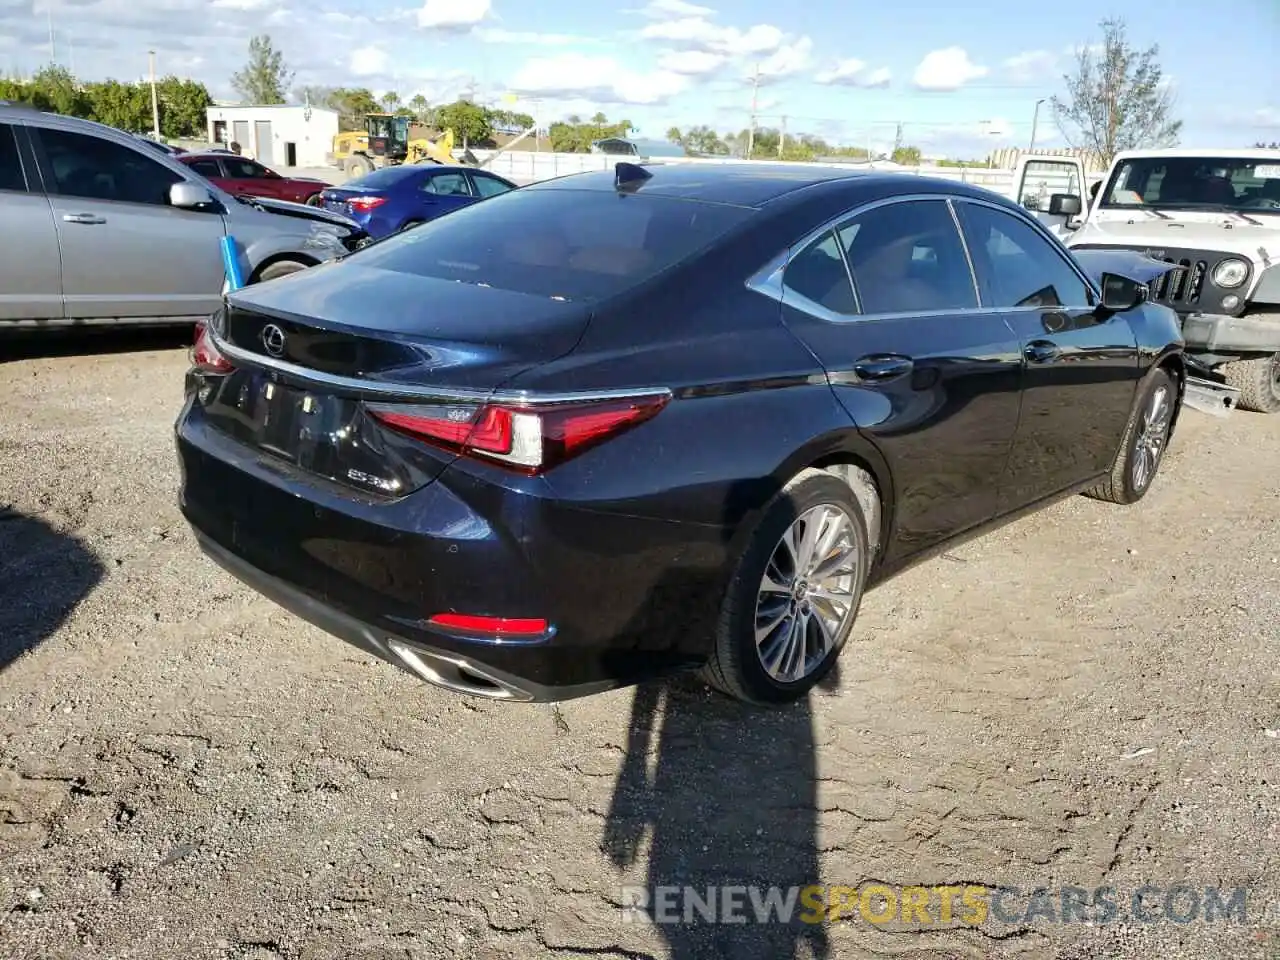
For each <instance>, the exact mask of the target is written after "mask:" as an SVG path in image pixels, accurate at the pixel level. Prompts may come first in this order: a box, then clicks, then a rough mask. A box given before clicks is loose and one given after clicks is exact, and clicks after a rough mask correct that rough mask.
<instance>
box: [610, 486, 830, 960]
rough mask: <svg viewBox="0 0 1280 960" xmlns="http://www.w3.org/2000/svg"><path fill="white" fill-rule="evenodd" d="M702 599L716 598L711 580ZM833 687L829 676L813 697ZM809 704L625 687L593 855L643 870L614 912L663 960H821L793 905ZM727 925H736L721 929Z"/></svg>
mask: <svg viewBox="0 0 1280 960" xmlns="http://www.w3.org/2000/svg"><path fill="white" fill-rule="evenodd" d="M735 492H739V491H735ZM731 512H732V513H735V514H736V511H732V510H731V508H730V507H727V508H726V513H727V515H728V514H729V513H731ZM737 550H738V548H733V549H732V550H731V552H732V553H734V554H736V553H737ZM694 579H696V577H695V578H694ZM685 586H686V588H687V587H689V584H686V585H685ZM705 587H706V589H707V591H715V594H711V595H716V594H718V593H719V591H720V590H721V589H722V585H721V583H720V582H719V579H718V577H713V576H709V577H708V578H707V582H706V583H705ZM657 592H660V593H661V592H663V591H661V590H659V591H657ZM672 592H673V591H671V590H670V589H668V590H667V591H666V594H667V595H668V596H670V595H671V593H672ZM686 595H688V594H686ZM686 622H705V617H704V618H698V617H691V618H689V620H687V621H686ZM708 639H709V638H708ZM837 663H838V662H837ZM838 685H839V673H838V666H837V669H836V670H833V671H832V672H831V673H829V674H828V675H827V676H826V677H825V678H824V680H823V681H822V683H821V684H820V686H819V687H818V688H817V690H826V691H832V690H834V689H836V687H837V686H838ZM815 693H816V691H815ZM814 695H815V694H814V693H811V694H810V696H809V697H807V698H803V699H801V700H799V701H796V702H794V703H791V704H788V705H786V706H781V707H772V708H770V707H758V706H752V705H748V704H745V703H742V702H739V701H737V700H734V699H732V698H730V697H728V696H725V695H723V694H720V693H717V692H713V691H712V690H711V689H710V688H709V687H707V686H706V685H705V684H704V683H703V682H702V681H701V680H700V679H699V678H698V677H697V676H696V675H690V674H684V675H678V676H676V677H674V678H671V679H667V680H659V681H653V682H649V683H645V684H642V685H640V686H639V687H637V688H636V692H635V696H634V698H633V700H632V705H631V716H630V724H629V729H628V736H627V745H626V755H625V757H624V760H623V766H622V770H621V772H620V773H619V775H618V779H617V782H616V784H615V786H614V793H613V797H612V801H611V804H610V808H609V810H608V813H607V814H606V818H605V826H604V836H603V838H602V843H601V846H602V849H603V850H604V852H605V854H606V855H607V856H608V857H609V859H610V860H611V861H612V862H613V864H614V865H615V866H617V867H622V868H626V867H630V866H633V865H634V864H636V863H637V862H639V861H641V860H642V859H643V860H645V862H646V863H647V872H646V877H645V890H644V892H643V893H639V892H638V891H626V892H624V895H623V901H624V910H625V909H626V905H627V904H628V903H631V904H633V905H640V906H642V907H643V908H644V909H643V911H642V913H641V917H640V918H641V922H648V923H651V924H652V925H653V927H654V929H655V930H656V931H657V932H658V933H659V935H660V936H661V937H662V938H663V940H664V941H665V942H666V943H667V945H668V947H669V951H670V952H669V954H668V955H669V956H670V958H671V960H693V958H703V957H706V958H713V957H714V958H720V957H732V958H733V960H786V958H791V957H801V956H803V957H813V958H825V957H829V956H831V955H832V947H831V944H830V940H829V937H828V931H827V927H826V926H825V925H824V924H823V923H822V922H821V920H822V917H821V914H820V913H819V912H818V911H816V910H814V909H813V908H814V906H815V905H817V904H816V901H815V902H814V903H810V904H808V906H806V904H805V902H804V901H802V900H801V899H800V898H799V896H798V894H799V892H800V891H801V890H803V888H804V887H806V886H809V885H813V884H819V883H821V882H822V878H821V869H820V868H821V863H820V846H819V838H818V807H817V779H818V772H817V742H816V739H815V732H814V719H813V706H812V698H813V696H814ZM646 838H647V840H648V843H647V857H646V856H645V850H644V848H645V846H646V843H645V841H646ZM733 887H745V888H747V889H746V891H745V892H738V893H736V894H733V893H732V891H731V890H730V891H729V893H726V889H727V888H733ZM709 888H710V889H709ZM685 891H689V892H690V894H691V895H687V894H686V893H685ZM753 891H754V895H755V898H756V901H758V902H753V898H752V894H753ZM771 893H772V894H773V895H774V896H777V897H779V898H781V901H782V904H783V905H784V907H783V909H782V910H781V911H780V912H781V913H783V914H786V913H787V910H786V909H785V904H786V901H787V899H788V897H791V898H792V900H791V910H790V916H789V917H787V916H782V917H780V916H779V911H777V910H775V911H774V912H773V913H772V914H771V915H770V914H769V911H770V905H769V900H768V898H769V896H770V894H771ZM727 896H732V897H733V900H732V901H731V905H728V906H727V905H726V903H725V902H724V898H725V897H727ZM713 897H714V898H715V899H712V898H713ZM708 908H710V909H708ZM708 913H710V917H708V915H707V914H708ZM735 913H736V914H737V915H738V916H740V917H742V918H744V920H745V922H743V921H742V920H739V921H738V922H724V920H725V919H726V914H728V915H732V914H735ZM632 919H634V917H633V918H632ZM815 921H817V922H815Z"/></svg>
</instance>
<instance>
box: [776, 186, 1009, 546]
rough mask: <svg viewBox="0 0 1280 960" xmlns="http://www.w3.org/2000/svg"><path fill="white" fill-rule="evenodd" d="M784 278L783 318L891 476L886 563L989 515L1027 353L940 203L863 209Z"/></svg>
mask: <svg viewBox="0 0 1280 960" xmlns="http://www.w3.org/2000/svg"><path fill="white" fill-rule="evenodd" d="M851 281H852V282H851ZM782 284H783V294H782V302H783V314H784V316H785V318H786V322H787V323H788V325H789V326H790V327H791V328H792V329H793V330H794V331H795V332H796V334H797V335H798V336H799V337H800V339H801V340H802V341H803V342H804V343H806V344H807V345H808V346H809V348H810V349H811V350H812V351H813V352H814V354H815V355H816V356H817V357H818V359H819V360H820V361H821V363H822V364H823V366H824V367H825V368H826V370H827V372H828V375H829V377H830V379H831V381H832V384H833V387H834V389H835V391H836V394H837V395H838V396H839V398H840V400H841V402H842V403H843V404H844V406H845V408H846V409H847V410H848V411H849V413H850V415H851V416H852V417H853V419H854V421H855V422H856V423H857V425H858V427H859V428H860V429H861V430H862V432H863V433H864V434H866V435H867V436H868V437H870V438H871V439H872V440H873V442H874V443H875V444H876V446H877V447H878V448H879V449H880V451H881V452H882V454H883V455H884V457H885V459H886V461H887V462H888V464H889V467H890V469H891V470H892V472H893V480H894V486H895V490H894V501H895V506H894V509H895V526H896V528H897V532H898V537H897V540H898V544H899V545H898V546H896V547H895V548H893V550H894V552H893V553H891V554H890V556H889V557H888V558H887V559H888V560H890V561H892V560H893V559H895V558H901V557H904V556H907V555H910V554H912V553H916V552H918V551H920V550H923V549H926V548H928V547H930V546H933V545H934V544H937V543H938V542H939V541H941V540H943V539H945V538H947V537H949V536H951V535H953V534H955V533H958V532H960V531H962V530H965V529H967V528H969V527H972V526H975V525H977V524H980V523H983V522H984V521H986V520H989V519H991V518H992V517H993V516H994V515H995V513H996V510H997V506H998V502H999V496H998V490H999V486H1000V483H1001V481H1002V480H1003V477H1004V471H1005V465H1006V462H1007V460H1008V454H1009V449H1010V446H1011V445H1012V443H1013V438H1014V435H1015V433H1016V429H1017V423H1018V410H1019V395H1018V385H1019V381H1020V377H1021V363H1022V361H1021V357H1020V355H1019V343H1018V340H1017V337H1016V336H1015V335H1014V333H1013V331H1012V330H1011V329H1010V327H1009V325H1008V324H1007V323H1006V322H1005V319H1004V317H1003V316H1002V315H1001V314H999V313H996V312H992V311H990V310H985V309H983V308H981V307H980V306H979V301H978V295H977V291H976V289H975V283H974V279H973V275H972V273H971V271H970V269H969V265H968V261H967V259H966V257H965V250H964V246H963V244H962V242H961V237H960V231H959V229H958V227H957V226H956V222H955V218H954V216H953V214H952V210H951V207H950V205H949V203H948V201H947V200H946V199H945V198H938V199H912V200H900V201H897V200H895V201H891V202H889V203H886V204H882V205H878V206H874V207H872V208H870V209H867V210H866V211H864V212H861V213H858V214H856V215H854V216H852V217H851V218H850V219H848V220H847V221H845V222H843V223H840V224H838V226H837V227H836V229H834V230H832V231H829V232H827V233H825V234H823V235H822V236H820V237H818V238H817V239H815V240H813V241H812V242H811V243H810V244H809V245H808V247H807V248H805V249H804V250H803V251H801V252H800V253H799V254H798V255H797V256H796V257H795V259H793V260H792V262H791V263H790V264H789V265H788V267H787V268H786V270H785V272H784V274H783V277H782Z"/></svg>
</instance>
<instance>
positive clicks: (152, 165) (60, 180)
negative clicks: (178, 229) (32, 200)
mask: <svg viewBox="0 0 1280 960" xmlns="http://www.w3.org/2000/svg"><path fill="white" fill-rule="evenodd" d="M40 142H41V143H42V144H43V145H44V152H45V156H46V157H48V160H49V166H50V167H51V168H52V171H53V179H54V183H55V184H56V185H57V188H58V193H60V194H62V195H63V196H66V197H83V198H85V199H89V200H115V201H117V202H120V203H154V204H157V205H166V204H168V202H169V188H170V187H171V186H173V185H174V184H175V183H179V182H181V181H182V177H181V176H179V175H178V174H176V173H174V172H173V171H172V170H170V169H169V168H168V167H165V166H162V165H161V164H159V163H157V162H156V161H154V160H152V159H151V157H150V156H148V155H147V154H144V153H143V152H142V151H141V150H135V149H133V148H132V147H126V146H122V145H121V144H118V143H116V142H114V141H112V140H107V139H105V138H103V137H94V136H88V135H86V134H83V133H70V132H68V131H66V130H51V129H41V130H40Z"/></svg>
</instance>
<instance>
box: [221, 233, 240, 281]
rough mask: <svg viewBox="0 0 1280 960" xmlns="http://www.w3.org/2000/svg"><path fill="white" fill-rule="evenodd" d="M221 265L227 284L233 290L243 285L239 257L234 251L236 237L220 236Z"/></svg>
mask: <svg viewBox="0 0 1280 960" xmlns="http://www.w3.org/2000/svg"><path fill="white" fill-rule="evenodd" d="M222 266H223V269H224V271H225V272H226V276H227V285H228V286H229V287H230V288H231V289H232V290H233V291H235V290H239V289H240V288H241V287H243V286H244V274H243V273H241V272H240V257H239V255H238V254H237V253H236V238H235V237H233V236H230V235H228V236H225V237H223V238H222Z"/></svg>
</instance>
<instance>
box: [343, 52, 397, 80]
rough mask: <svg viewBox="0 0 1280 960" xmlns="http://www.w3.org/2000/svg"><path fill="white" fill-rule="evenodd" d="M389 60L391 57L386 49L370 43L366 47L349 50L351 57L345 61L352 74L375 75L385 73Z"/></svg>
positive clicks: (361, 75) (358, 75) (359, 75)
mask: <svg viewBox="0 0 1280 960" xmlns="http://www.w3.org/2000/svg"><path fill="white" fill-rule="evenodd" d="M390 62H391V58H390V56H388V54H387V51H386V50H384V49H382V47H379V46H377V45H376V44H370V45H369V46H367V47H357V48H356V49H355V50H352V51H351V58H350V59H349V60H348V61H347V69H348V70H349V71H350V72H351V74H352V75H353V76H357V77H375V76H378V75H379V74H383V73H386V72H387V67H388V66H389V65H390Z"/></svg>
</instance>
